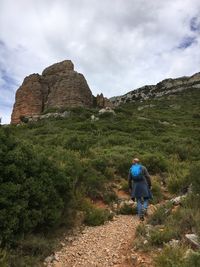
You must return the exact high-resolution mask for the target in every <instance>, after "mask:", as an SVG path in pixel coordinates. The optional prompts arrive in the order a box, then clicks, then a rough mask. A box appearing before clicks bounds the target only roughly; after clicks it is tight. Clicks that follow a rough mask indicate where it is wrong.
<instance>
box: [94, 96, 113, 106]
mask: <svg viewBox="0 0 200 267" xmlns="http://www.w3.org/2000/svg"><path fill="white" fill-rule="evenodd" d="M96 106H97V107H99V108H105V107H110V108H112V107H113V103H112V102H111V101H110V100H109V99H108V98H106V97H104V96H103V94H102V93H101V94H100V95H99V94H98V95H97V97H96Z"/></svg>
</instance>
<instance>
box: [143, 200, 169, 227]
mask: <svg viewBox="0 0 200 267" xmlns="http://www.w3.org/2000/svg"><path fill="white" fill-rule="evenodd" d="M171 208H172V203H170V202H168V203H167V204H166V205H163V206H160V207H159V208H158V209H157V210H156V211H155V212H154V213H153V215H152V216H151V217H150V218H149V219H148V223H150V224H152V225H160V224H164V223H165V221H166V219H167V218H168V216H169V214H170V211H171Z"/></svg>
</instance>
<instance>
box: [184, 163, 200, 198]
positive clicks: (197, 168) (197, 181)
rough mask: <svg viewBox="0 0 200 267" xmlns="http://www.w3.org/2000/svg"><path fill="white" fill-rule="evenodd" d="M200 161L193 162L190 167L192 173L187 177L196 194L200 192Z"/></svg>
mask: <svg viewBox="0 0 200 267" xmlns="http://www.w3.org/2000/svg"><path fill="white" fill-rule="evenodd" d="M199 173H200V163H196V164H193V166H191V168H190V173H189V175H188V176H187V179H188V180H189V181H190V182H191V184H192V190H193V192H194V193H196V194H200V175H199Z"/></svg>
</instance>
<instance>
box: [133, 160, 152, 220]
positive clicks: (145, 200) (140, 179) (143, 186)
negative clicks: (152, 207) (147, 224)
mask: <svg viewBox="0 0 200 267" xmlns="http://www.w3.org/2000/svg"><path fill="white" fill-rule="evenodd" d="M128 182H129V189H130V192H131V198H132V200H133V201H134V200H135V199H136V201H137V211H138V216H139V218H140V220H141V221H143V220H144V215H146V214H147V208H148V204H149V199H150V198H152V193H151V178H150V175H149V173H148V171H147V169H146V167H144V166H143V165H141V164H140V161H139V159H138V158H134V159H133V162H132V166H131V168H130V170H129V175H128Z"/></svg>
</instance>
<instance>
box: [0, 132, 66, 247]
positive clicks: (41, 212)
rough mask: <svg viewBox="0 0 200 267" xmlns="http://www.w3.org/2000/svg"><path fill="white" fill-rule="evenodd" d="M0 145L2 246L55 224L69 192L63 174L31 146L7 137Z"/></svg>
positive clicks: (0, 229) (0, 222) (0, 228)
mask: <svg viewBox="0 0 200 267" xmlns="http://www.w3.org/2000/svg"><path fill="white" fill-rule="evenodd" d="M0 144H3V145H2V146H1V150H0V156H1V161H0V168H1V173H0V182H1V187H0V206H1V210H0V241H1V244H2V245H3V246H5V245H6V244H9V243H12V242H13V241H14V240H15V239H16V238H18V237H20V236H23V235H24V234H25V233H28V232H32V231H33V230H36V229H37V230H39V229H43V230H44V229H49V228H50V227H52V226H54V225H56V224H57V223H58V222H59V220H60V218H61V215H62V211H63V209H64V207H65V203H66V202H67V200H68V199H69V196H70V190H69V181H68V178H67V177H66V176H65V175H64V173H63V172H62V171H61V170H60V169H59V168H58V167H57V166H56V165H55V164H54V162H51V161H50V160H49V159H48V158H46V157H45V156H44V155H41V154H40V155H38V154H36V153H35V152H34V149H33V147H31V146H29V145H28V144H23V143H20V142H19V141H18V142H17V141H16V140H15V139H14V138H13V137H11V136H9V135H8V136H6V135H1V136H0Z"/></svg>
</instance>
